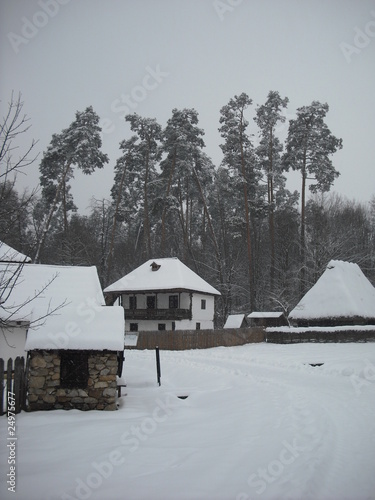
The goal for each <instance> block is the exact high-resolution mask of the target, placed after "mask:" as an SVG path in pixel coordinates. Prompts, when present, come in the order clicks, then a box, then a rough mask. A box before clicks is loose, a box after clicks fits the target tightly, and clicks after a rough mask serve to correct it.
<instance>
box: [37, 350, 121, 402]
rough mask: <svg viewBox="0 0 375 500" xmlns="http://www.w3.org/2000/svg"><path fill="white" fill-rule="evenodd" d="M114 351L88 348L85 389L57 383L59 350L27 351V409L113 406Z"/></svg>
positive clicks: (115, 356) (115, 387)
mask: <svg viewBox="0 0 375 500" xmlns="http://www.w3.org/2000/svg"><path fill="white" fill-rule="evenodd" d="M117 366H118V362H117V353H116V352H112V351H90V353H89V357H88V368H89V378H88V383H87V388H85V389H64V388H61V387H60V354H59V351H44V350H35V351H30V359H29V370H28V396H27V399H28V410H30V411H34V410H57V409H65V410H70V409H73V408H75V409H78V410H116V409H117V405H116V393H117V382H116V376H117Z"/></svg>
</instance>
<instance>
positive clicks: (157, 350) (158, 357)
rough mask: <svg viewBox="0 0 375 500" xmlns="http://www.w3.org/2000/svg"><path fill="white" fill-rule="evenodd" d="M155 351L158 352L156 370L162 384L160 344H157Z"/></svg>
mask: <svg viewBox="0 0 375 500" xmlns="http://www.w3.org/2000/svg"><path fill="white" fill-rule="evenodd" d="M155 353H156V371H157V374H158V384H159V386H160V385H161V382H160V377H161V371H160V354H159V347H158V346H156V348H155Z"/></svg>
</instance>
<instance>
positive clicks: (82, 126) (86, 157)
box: [34, 106, 108, 262]
mask: <svg viewBox="0 0 375 500" xmlns="http://www.w3.org/2000/svg"><path fill="white" fill-rule="evenodd" d="M98 124H99V117H98V115H97V114H96V113H95V112H94V110H93V108H92V106H89V107H88V108H86V110H85V111H83V112H77V113H76V118H75V120H74V122H72V123H71V125H70V126H69V127H68V128H67V129H64V130H63V131H62V132H61V133H60V134H54V135H53V136H52V140H51V143H50V145H49V146H48V148H47V151H46V152H45V153H44V155H43V158H42V161H41V164H40V172H41V184H42V186H43V187H44V189H45V190H44V194H45V196H46V197H48V196H50V210H49V212H48V215H47V216H46V219H45V223H44V227H43V231H42V234H41V238H40V240H39V243H38V248H37V251H36V254H35V257H34V261H35V262H38V260H39V258H40V253H41V250H42V248H43V245H44V242H45V239H46V236H47V233H48V230H49V227H50V224H51V220H52V216H53V214H54V212H55V210H56V207H57V206H58V204H59V203H60V204H61V203H62V204H63V211H64V221H65V223H66V219H67V210H68V204H67V201H69V203H72V198H69V200H68V187H67V184H68V182H69V180H70V179H71V178H72V177H73V176H74V172H73V167H76V168H79V169H80V170H82V172H83V173H84V174H86V175H90V174H92V173H93V172H94V170H95V169H96V168H103V166H104V164H105V163H107V162H108V157H107V155H106V154H104V153H102V152H101V151H100V147H101V145H102V141H101V138H100V131H101V129H100V127H99V125H98ZM54 180H56V182H54Z"/></svg>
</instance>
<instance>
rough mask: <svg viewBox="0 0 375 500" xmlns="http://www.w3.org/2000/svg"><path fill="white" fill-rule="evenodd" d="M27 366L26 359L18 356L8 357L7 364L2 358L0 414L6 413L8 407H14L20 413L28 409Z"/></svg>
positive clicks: (0, 364)
mask: <svg viewBox="0 0 375 500" xmlns="http://www.w3.org/2000/svg"><path fill="white" fill-rule="evenodd" d="M26 392H27V391H26V366H25V359H24V358H23V357H22V358H20V357H17V358H16V359H15V360H14V364H13V360H12V359H8V362H7V363H6V364H5V362H4V360H3V359H2V358H0V415H6V414H7V412H8V409H10V408H13V402H14V401H15V405H14V407H15V411H13V412H12V413H20V412H21V410H25V409H26Z"/></svg>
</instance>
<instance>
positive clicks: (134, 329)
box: [129, 323, 138, 332]
mask: <svg viewBox="0 0 375 500" xmlns="http://www.w3.org/2000/svg"><path fill="white" fill-rule="evenodd" d="M129 328H130V331H131V332H138V323H130V325H129Z"/></svg>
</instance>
